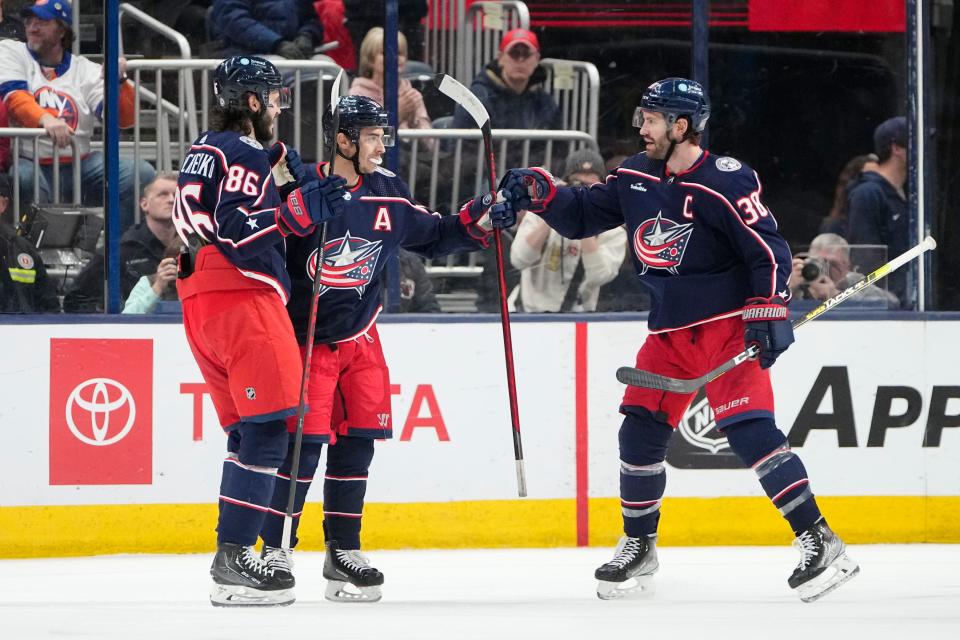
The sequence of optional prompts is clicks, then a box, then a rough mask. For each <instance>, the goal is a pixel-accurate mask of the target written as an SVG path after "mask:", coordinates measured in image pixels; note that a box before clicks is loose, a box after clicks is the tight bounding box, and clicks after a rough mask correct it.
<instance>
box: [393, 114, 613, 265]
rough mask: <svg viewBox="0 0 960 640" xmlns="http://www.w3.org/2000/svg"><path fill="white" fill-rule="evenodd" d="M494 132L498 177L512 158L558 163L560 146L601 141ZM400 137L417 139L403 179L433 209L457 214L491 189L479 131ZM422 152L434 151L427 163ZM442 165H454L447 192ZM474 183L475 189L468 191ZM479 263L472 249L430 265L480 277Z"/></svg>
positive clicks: (576, 134) (563, 134) (579, 135)
mask: <svg viewBox="0 0 960 640" xmlns="http://www.w3.org/2000/svg"><path fill="white" fill-rule="evenodd" d="M491 133H492V139H493V145H494V156H495V158H496V160H497V165H496V171H497V175H503V174H504V173H505V172H506V170H507V169H508V168H510V167H509V166H507V164H506V163H507V159H508V158H510V159H511V160H517V165H518V166H524V167H529V166H544V167H550V166H552V165H553V164H554V161H555V158H554V155H555V153H554V151H555V150H554V148H555V146H557V145H558V144H561V145H565V146H570V147H578V148H579V147H589V148H591V149H594V150H596V149H597V142H596V140H595V139H594V138H593V137H591V136H590V135H589V134H587V133H585V132H583V131H553V130H530V129H493V131H492V132H491ZM398 137H399V139H400V140H402V141H406V140H409V141H411V144H410V147H409V149H404V155H405V157H404V162H403V164H405V165H406V171H405V172H404V173H403V174H402V176H401V177H404V178H405V179H406V182H407V184H408V185H409V186H410V190H411V191H412V192H413V194H414V197H416V198H417V200H418V201H420V202H422V203H424V204H426V205H427V207H428V208H429V209H430V210H431V211H436V210H438V209H440V208H441V207H443V208H446V209H447V210H448V211H451V212H453V211H457V209H458V208H459V205H460V204H461V200H466V199H467V198H469V197H472V196H474V195H477V194H480V193H485V192H486V191H487V189H488V187H487V184H488V183H487V181H486V180H485V179H484V173H485V167H486V163H485V161H484V156H483V145H482V144H481V143H480V140H481V139H482V136H481V134H480V131H479V130H477V129H400V131H399V132H398ZM464 143H472V144H470V146H475V147H476V149H475V151H474V150H470V149H464ZM421 153H426V154H429V156H428V157H429V160H428V161H425V162H423V163H422V164H421V162H419V160H420V154H421ZM560 159H561V160H562V158H560ZM441 163H442V166H443V167H445V168H449V169H450V171H449V173H445V174H444V175H443V176H442V177H443V183H444V185H448V186H449V189H450V192H449V193H447V194H441V193H440V185H441ZM426 165H429V167H430V178H429V182H428V183H427V184H423V182H424V181H422V180H420V179H419V178H420V176H419V172H420V170H421V169H422V168H425V166H426ZM467 170H469V171H472V172H473V175H474V177H473V180H472V183H471V182H469V181H465V180H464V172H465V171H467ZM471 184H472V189H470V190H469V192H466V193H465V192H463V191H464V190H465V189H464V188H465V187H466V188H468V189H469V187H470V186H471ZM477 262H478V261H477V255H476V253H469V254H465V255H464V254H459V255H450V256H446V257H444V258H439V259H437V260H427V262H426V267H427V273H428V274H430V275H431V276H438V277H454V278H463V277H478V276H480V274H481V273H482V268H481V267H480V266H478V264H477Z"/></svg>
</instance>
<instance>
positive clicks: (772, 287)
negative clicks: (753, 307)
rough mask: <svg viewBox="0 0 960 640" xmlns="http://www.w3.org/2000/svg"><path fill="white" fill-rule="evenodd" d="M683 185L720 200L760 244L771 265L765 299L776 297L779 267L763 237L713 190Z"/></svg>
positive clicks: (696, 184)
mask: <svg viewBox="0 0 960 640" xmlns="http://www.w3.org/2000/svg"><path fill="white" fill-rule="evenodd" d="M683 184H684V185H685V186H688V187H693V188H695V189H700V190H701V191H704V192H706V193H709V194H710V195H712V196H714V197H715V198H717V199H718V200H720V202H722V203H723V204H724V205H725V206H726V207H727V209H729V210H730V213H732V214H733V217H734V218H736V220H737V222H739V223H740V225H741V226H742V227H743V228H744V229H746V230H747V232H749V233H750V235H751V236H753V238H754V239H755V240H756V241H757V243H758V244H760V246H761V247H763V250H764V251H766V252H767V256H769V258H770V264H771V273H770V294H769V295H768V296H767V297H771V296H774V295H776V293H777V268H778V267H779V265H778V264H777V258H776V255H775V254H774V253H773V249H771V248H770V245H768V244H767V243H766V241H765V240H764V239H763V237H762V236H761V235H760V234H759V233H757V232H756V231H754V230H753V229H752V228H751V227H750V226H749V225H748V224H747V223H746V222H744V221H743V218H742V217H740V212H739V211H738V210H737V208H736V207H735V206H733V204H732V203H731V202H730V201H729V200H727V199H726V198H725V197H724V196H723V195H722V194H720V193H717V192H716V191H714V190H713V189H711V188H709V187H705V186H704V185H702V184H698V183H696V182H684V183H683Z"/></svg>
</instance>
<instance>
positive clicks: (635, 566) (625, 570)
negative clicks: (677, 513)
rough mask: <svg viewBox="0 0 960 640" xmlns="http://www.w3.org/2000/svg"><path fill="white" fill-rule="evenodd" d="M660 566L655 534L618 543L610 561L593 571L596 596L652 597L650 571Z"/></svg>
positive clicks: (626, 539)
mask: <svg viewBox="0 0 960 640" xmlns="http://www.w3.org/2000/svg"><path fill="white" fill-rule="evenodd" d="M659 568H660V563H659V562H658V561H657V536H656V534H654V535H652V536H646V537H641V538H630V537H627V536H624V537H622V538H620V542H619V543H617V548H616V550H615V551H614V552H613V560H611V561H610V562H608V563H606V564H605V565H603V566H601V567H600V568H599V569H597V570H596V572H594V574H593V575H594V577H595V578H596V579H597V580H598V581H599V582H598V583H597V597H598V598H600V599H601V600H616V599H619V598H628V597H632V596H641V595H642V596H651V595H653V593H654V591H655V589H654V585H653V574H654V573H656V572H657V569H659Z"/></svg>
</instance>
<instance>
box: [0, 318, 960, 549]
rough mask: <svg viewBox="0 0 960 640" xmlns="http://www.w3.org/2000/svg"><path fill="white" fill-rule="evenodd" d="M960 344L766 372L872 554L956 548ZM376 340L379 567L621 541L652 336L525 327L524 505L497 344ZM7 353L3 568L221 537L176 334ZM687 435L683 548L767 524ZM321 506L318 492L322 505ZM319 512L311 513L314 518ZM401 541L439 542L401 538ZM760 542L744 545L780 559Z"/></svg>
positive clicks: (726, 465)
mask: <svg viewBox="0 0 960 640" xmlns="http://www.w3.org/2000/svg"><path fill="white" fill-rule="evenodd" d="M958 328H960V322H956V321H938V322H924V321H912V322H897V321H876V322H830V321H819V322H818V323H815V324H812V325H810V326H809V327H805V328H804V329H803V332H802V334H801V333H798V342H797V344H796V345H795V346H794V347H792V348H791V349H790V350H789V351H788V352H787V353H786V354H785V355H784V356H783V357H782V358H781V359H780V360H779V362H778V364H777V365H776V367H775V368H774V370H773V382H774V389H775V393H776V400H777V415H778V423H779V424H780V426H781V428H782V429H783V430H784V431H785V432H786V433H788V434H789V435H790V438H791V442H792V443H793V445H794V449H795V450H796V451H797V452H798V453H800V454H801V456H802V458H803V460H804V462H805V464H806V466H807V468H808V470H809V472H810V476H811V480H812V486H813V489H814V491H815V492H816V493H817V495H818V496H822V497H823V498H821V500H822V501H823V500H826V501H830V500H833V502H834V504H835V505H836V506H834V509H835V510H836V511H837V513H836V517H838V518H840V519H846V520H848V521H851V522H861V523H863V526H864V530H865V531H867V530H869V531H874V532H876V536H879V538H872V539H871V541H888V542H894V541H919V540H941V541H951V540H953V541H960V525H958V524H956V523H957V522H960V498H958V496H960V428H957V427H960V418H958V417H957V416H958V414H960V387H958V386H957V385H958V381H957V377H956V373H955V363H956V362H957V361H958V359H960V358H958V356H960V353H958V350H960V347H958V346H957V344H956V341H955V339H954V337H955V336H956V335H957V329H958ZM380 333H381V337H382V341H383V344H384V349H385V352H386V356H387V361H388V363H389V364H390V370H391V381H392V383H393V385H394V389H393V391H394V394H393V414H394V415H393V433H394V439H393V440H390V441H385V442H381V443H378V446H377V456H376V459H375V462H374V466H373V469H372V472H371V480H370V482H369V488H368V494H367V495H368V502H369V508H368V510H367V514H366V516H365V521H366V522H365V536H367V533H366V531H368V530H370V529H371V526H370V523H371V522H372V521H378V522H379V524H378V526H377V527H376V528H377V529H378V532H377V533H375V534H373V535H374V536H375V538H381V537H382V538H383V542H384V544H385V545H386V546H394V543H396V542H397V541H398V540H399V541H403V540H406V539H407V538H409V539H410V540H411V541H412V544H408V545H407V546H419V543H420V542H422V541H424V540H425V541H426V542H425V543H424V544H423V546H448V545H447V542H448V540H447V538H448V537H449V542H451V544H452V543H453V541H454V538H456V537H458V536H459V537H460V538H462V537H463V536H466V537H467V539H468V540H478V541H479V542H480V544H478V545H477V546H501V545H499V544H497V543H496V540H493V539H490V540H488V539H487V537H485V534H482V533H478V532H479V531H480V530H481V529H485V528H487V527H488V526H489V521H490V520H500V521H504V520H509V521H511V522H512V523H513V524H514V525H516V529H517V532H516V534H515V535H514V538H517V537H519V540H515V543H516V544H519V545H520V546H537V545H550V544H574V543H576V542H577V541H580V542H583V540H585V539H589V540H590V542H595V541H598V540H602V541H605V540H606V539H607V538H609V537H610V536H611V535H613V534H615V532H616V522H617V520H618V519H619V515H618V509H617V505H616V500H614V499H613V498H615V496H617V494H618V482H619V477H618V455H617V430H618V428H619V424H620V417H619V414H618V406H619V402H620V398H621V395H622V392H623V389H624V387H623V386H622V385H621V384H619V383H618V382H617V381H616V380H615V378H614V376H613V374H614V372H615V371H616V368H617V367H618V366H621V365H624V364H632V362H633V358H634V355H635V353H636V350H637V348H638V346H639V345H640V344H641V343H642V341H643V339H644V338H645V336H646V330H645V328H644V325H643V324H642V323H637V322H589V323H574V322H550V321H545V322H519V323H516V324H515V325H514V329H513V333H514V350H515V360H516V369H517V385H518V397H519V405H520V419H521V428H522V434H523V443H524V451H525V458H526V465H527V476H528V483H529V490H530V498H528V499H526V500H523V501H520V500H517V499H516V497H515V496H516V487H515V476H514V473H513V467H514V462H513V451H512V445H511V437H510V433H509V429H510V419H509V410H508V404H507V392H506V386H505V381H504V374H503V371H504V365H503V352H502V343H501V336H500V327H499V325H498V324H496V323H491V322H477V323H470V322H455V323H448V322H435V323H418V324H407V323H397V324H394V323H389V322H384V323H381V325H380ZM0 339H2V340H3V343H4V344H5V345H8V349H7V351H6V353H5V355H4V357H3V359H2V361H0V389H3V398H4V400H3V402H2V406H0V420H2V424H4V425H5V426H6V427H7V428H8V429H16V433H17V435H16V437H13V438H9V439H7V440H6V442H5V446H4V447H2V448H0V465H2V468H3V469H4V473H3V474H2V475H0V505H2V506H0V521H3V522H0V548H3V544H7V543H9V544H12V545H14V546H17V545H18V544H20V545H21V547H22V544H21V543H23V544H26V543H24V541H23V540H21V537H22V538H24V539H28V538H29V539H32V540H34V541H35V540H36V539H37V535H36V534H37V531H34V530H32V527H37V528H40V529H42V531H41V537H44V538H46V539H47V544H46V545H45V546H46V548H47V549H53V548H56V547H57V544H58V542H57V540H58V536H60V537H62V536H63V535H64V534H62V533H59V532H61V531H63V530H67V531H69V530H71V529H72V528H74V527H71V523H72V522H86V523H88V524H87V525H86V526H87V528H88V529H89V528H90V526H91V525H90V524H89V523H91V522H106V521H111V522H113V521H117V522H127V521H130V522H134V523H136V522H138V518H140V517H142V518H143V520H144V522H153V523H156V522H157V521H158V520H164V521H167V522H169V521H177V520H179V521H181V522H180V525H176V526H179V527H181V528H179V529H178V528H176V526H175V527H174V529H173V530H170V528H169V526H160V527H159V528H157V525H156V524H154V527H153V528H154V529H155V537H156V538H157V539H158V540H159V539H160V538H167V537H169V536H170V535H180V537H184V536H183V535H182V529H183V528H186V529H190V530H191V531H192V530H193V528H197V527H199V528H200V530H201V531H202V535H201V534H197V538H198V539H202V536H207V537H209V535H208V532H209V530H210V528H211V527H212V521H211V520H210V519H208V516H209V514H210V513H215V506H213V505H215V502H216V494H217V488H218V484H219V475H220V467H221V460H222V459H223V454H224V450H225V449H224V444H225V439H224V436H223V434H222V432H221V430H220V428H219V425H218V423H217V419H216V415H215V413H214V411H213V408H212V405H211V404H210V401H209V398H208V397H207V396H202V395H199V390H200V388H201V385H202V379H201V377H200V374H199V371H198V369H197V367H196V364H195V363H194V361H193V357H192V355H191V354H190V351H189V348H188V346H187V344H186V340H185V338H184V335H183V329H182V327H181V326H179V325H177V324H130V325H126V324H109V325H98V324H76V325H72V324H56V325H36V324H33V325H30V324H25V325H0ZM51 363H53V366H51ZM124 390H126V391H124ZM578 402H579V404H578ZM131 403H132V406H133V407H134V409H135V413H136V416H135V417H134V419H132V420H131V419H130V406H131ZM68 405H69V411H68ZM138 407H139V410H137V409H136V408H138ZM104 408H106V409H104ZM578 408H579V410H578ZM68 413H69V414H70V418H67V417H66V416H67V414H68ZM898 416H905V417H900V418H898ZM106 418H109V420H106ZM105 420H106V421H105ZM684 422H685V426H684V428H683V429H681V431H679V432H678V434H677V435H676V436H675V438H676V439H677V440H676V441H675V442H674V444H673V446H672V447H671V452H672V457H668V489H667V495H668V496H669V498H668V500H667V501H665V511H667V510H668V509H669V508H673V509H674V511H675V512H681V513H685V510H686V509H688V508H689V509H691V514H692V515H691V517H689V518H683V520H685V521H690V523H689V524H683V523H679V522H674V524H672V525H671V526H672V527H673V529H672V530H673V532H674V534H673V535H675V537H676V540H677V541H678V542H680V543H683V544H691V543H696V542H697V541H698V540H700V539H701V538H700V535H701V533H702V532H701V530H700V528H701V527H703V526H704V525H703V523H702V522H700V519H701V518H700V517H698V514H699V516H704V515H707V514H709V516H710V519H711V520H712V521H713V522H714V523H716V522H717V518H720V519H723V518H727V519H729V520H730V521H731V522H730V524H731V525H737V524H743V523H744V522H745V519H746V521H750V519H751V518H752V517H753V516H752V515H749V514H752V513H754V512H756V513H758V514H759V513H761V512H764V513H765V510H767V509H770V507H769V504H768V503H767V501H766V498H764V497H763V496H762V493H761V491H760V488H759V485H758V483H757V481H756V479H755V476H754V474H753V473H752V472H749V471H746V470H744V469H742V468H735V467H737V466H739V465H737V464H736V462H735V460H733V459H732V456H731V455H730V452H729V449H727V448H726V447H725V445H724V443H723V442H722V434H718V433H717V432H716V429H715V428H713V425H712V422H711V421H710V412H709V409H708V408H707V407H706V403H705V402H703V400H702V399H698V404H696V405H695V406H694V407H693V408H692V410H691V412H689V413H688V416H687V417H686V418H685V421H684ZM71 425H72V426H71ZM124 431H125V432H124ZM121 432H124V433H121ZM8 433H9V432H8ZM578 434H579V436H580V437H579V439H578ZM681 436H683V437H682V438H681ZM674 452H677V453H676V454H675V455H674ZM578 479H579V482H578ZM319 500H320V491H319V490H314V491H313V492H312V494H311V502H319ZM704 501H706V502H704ZM891 501H893V502H891ZM704 504H706V505H707V506H706V507H703V506H702V505H704ZM883 504H885V505H886V507H885V508H884V507H880V506H879V505H883ZM891 504H893V505H896V508H897V512H898V513H900V514H901V516H902V517H905V518H907V519H909V520H911V523H910V526H907V527H904V526H900V527H899V528H898V527H889V526H888V529H889V538H890V539H886V538H884V537H883V531H882V530H880V531H878V530H877V528H878V527H879V526H883V525H882V524H881V523H882V519H880V518H879V517H877V519H876V522H872V521H870V520H872V519H873V517H874V516H873V515H872V514H873V513H874V511H876V510H878V509H880V508H883V509H884V510H887V509H889V507H890V505H891ZM671 505H673V506H672V507H671ZM313 512H317V513H319V505H315V504H311V505H310V506H308V516H309V515H310V514H311V513H313ZM888 513H889V512H888ZM934 513H936V514H937V517H931V514H934ZM161 514H163V517H162V518H161V517H160V515H161ZM588 516H589V517H588ZM305 517H306V516H305ZM757 517H761V516H759V515H758V516H757ZM762 517H766V518H768V519H774V518H773V517H772V516H762ZM209 518H212V516H209ZM317 518H319V516H317ZM921 520H922V522H921ZM868 521H870V522H868ZM411 522H414V523H420V524H422V525H423V526H424V527H425V528H430V529H431V533H430V535H427V536H424V535H423V534H422V531H421V535H420V536H415V535H413V533H411V534H410V535H409V536H400V538H397V537H396V536H391V532H392V531H393V529H394V528H395V529H396V530H397V531H400V530H406V529H409V528H410V527H409V523H411ZM454 522H456V523H455V524H454ZM14 523H17V524H18V525H19V526H13V527H9V526H5V525H7V524H14ZM902 524H903V523H901V525H902ZM130 526H134V525H133V524H131V525H130ZM317 526H319V524H317ZM94 528H95V527H94ZM114 528H116V527H114ZM148 529H149V528H148ZM761 530H762V531H766V530H767V528H766V526H764V527H761ZM578 531H580V532H581V533H582V536H581V537H577V532H578ZM584 531H585V532H586V533H583V532H584ZM665 535H666V532H665ZM766 535H767V534H766V533H764V534H762V535H761V536H760V540H759V541H752V542H751V543H753V544H770V543H774V542H778V541H779V540H777V539H775V538H776V534H775V533H771V534H770V535H771V536H773V538H770V539H768V538H767V537H766ZM186 537H187V538H189V537H190V536H186ZM137 539H138V540H142V546H143V548H144V549H167V548H168V547H166V546H163V544H159V546H157V544H155V543H157V540H154V541H153V542H151V540H152V539H151V537H150V534H149V531H148V532H140V533H139V534H138V537H137ZM391 541H392V542H391ZM701 543H702V544H710V542H709V541H708V540H704V541H703V542H701ZM30 544H35V543H30ZM453 546H464V545H462V544H454V545H453ZM466 546H469V545H466ZM21 547H18V548H21ZM136 548H140V547H136Z"/></svg>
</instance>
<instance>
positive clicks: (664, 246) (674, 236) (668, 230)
mask: <svg viewBox="0 0 960 640" xmlns="http://www.w3.org/2000/svg"><path fill="white" fill-rule="evenodd" d="M691 233H693V224H679V223H677V222H674V221H673V220H669V219H666V218H664V217H663V216H662V214H661V212H657V217H656V218H649V219H647V220H644V221H643V222H641V223H640V225H639V226H638V227H637V230H636V231H635V232H634V234H633V251H634V253H635V254H636V255H637V258H638V259H639V260H640V262H641V263H642V264H643V269H642V270H641V271H640V275H643V274H645V273H646V272H647V270H648V269H666V270H667V271H669V272H670V273H672V274H674V275H676V274H677V267H678V266H680V262H681V261H682V260H683V253H684V251H686V249H687V242H689V240H690V234H691Z"/></svg>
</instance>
